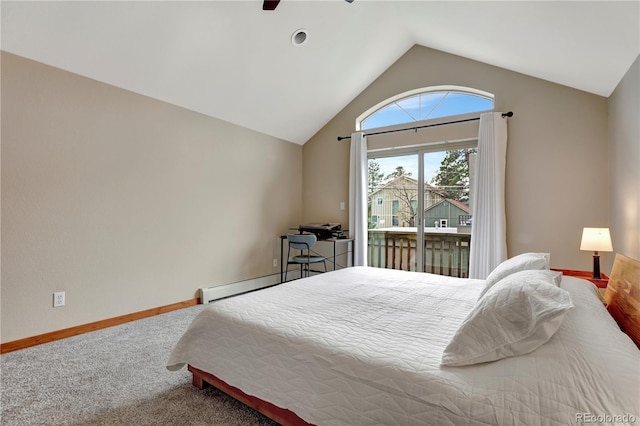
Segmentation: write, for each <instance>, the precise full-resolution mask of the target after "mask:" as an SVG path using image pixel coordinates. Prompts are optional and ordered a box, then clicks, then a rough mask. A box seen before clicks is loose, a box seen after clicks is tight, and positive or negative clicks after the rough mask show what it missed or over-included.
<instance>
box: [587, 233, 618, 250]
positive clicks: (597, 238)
mask: <svg viewBox="0 0 640 426" xmlns="http://www.w3.org/2000/svg"><path fill="white" fill-rule="evenodd" d="M580 250H588V251H613V246H612V245H611V234H609V228H584V229H583V230H582V242H581V243H580Z"/></svg>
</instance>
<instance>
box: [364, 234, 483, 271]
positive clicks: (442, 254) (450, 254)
mask: <svg viewBox="0 0 640 426" xmlns="http://www.w3.org/2000/svg"><path fill="white" fill-rule="evenodd" d="M417 240H418V235H417V234H416V232H409V231H404V230H375V229H370V230H369V244H368V250H369V252H368V259H369V266H375V267H379V268H389V269H402V270H405V271H415V270H417V265H418V259H417V258H416V256H417V250H416V248H417V243H418V241H417ZM470 245H471V235H470V234H457V233H446V232H425V233H424V262H423V264H424V268H423V272H430V273H433V274H439V275H448V276H452V277H462V278H466V277H468V276H469V247H470Z"/></svg>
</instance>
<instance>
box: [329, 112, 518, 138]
mask: <svg viewBox="0 0 640 426" xmlns="http://www.w3.org/2000/svg"><path fill="white" fill-rule="evenodd" d="M505 117H513V112H512V111H509V112H504V113H502V118H505ZM476 120H480V117H476V118H467V119H465V120H457V121H448V122H446V123H436V124H425V125H424V126H415V127H407V128H405V129H394V130H384V131H381V132H373V133H365V136H373V135H382V134H384V133H395V132H406V131H407V130H418V129H424V128H425V127H435V126H444V125H445V124H456V123H466V122H467V121H476ZM343 139H351V136H338V141H341V140H343Z"/></svg>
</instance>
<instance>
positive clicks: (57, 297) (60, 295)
mask: <svg viewBox="0 0 640 426" xmlns="http://www.w3.org/2000/svg"><path fill="white" fill-rule="evenodd" d="M61 306H64V291H58V292H55V293H53V307H54V308H59V307H61Z"/></svg>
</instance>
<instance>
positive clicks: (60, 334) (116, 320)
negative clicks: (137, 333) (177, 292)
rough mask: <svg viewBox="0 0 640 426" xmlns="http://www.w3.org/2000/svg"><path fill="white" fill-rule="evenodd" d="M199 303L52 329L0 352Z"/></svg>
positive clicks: (3, 347) (4, 345)
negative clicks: (56, 329)
mask: <svg viewBox="0 0 640 426" xmlns="http://www.w3.org/2000/svg"><path fill="white" fill-rule="evenodd" d="M198 303H200V299H190V300H185V301H184V302H178V303H172V304H171V305H165V306H160V307H158V308H152V309H147V310H145V311H139V312H134V313H132V314H127V315H121V316H119V317H115V318H109V319H105V320H101V321H96V322H91V323H89V324H84V325H78V326H75V327H70V328H65V329H63V330H58V331H52V332H50V333H45V334H40V335H38V336H33V337H27V338H24V339H20V340H14V341H12V342H7V343H2V344H0V354H5V353H7V352H13V351H17V350H19V349H25V348H29V347H31V346H36V345H41V344H43V343H48V342H53V341H55V340H60V339H64V338H67V337H71V336H77V335H78V334H83V333H88V332H90V331H96V330H100V329H103V328H107V327H113V326H114V325H120V324H124V323H127V322H131V321H136V320H139V319H143V318H148V317H152V316H155V315H160V314H164V313H167V312H171V311H175V310H178V309H183V308H188V307H189V306H194V305H197V304H198Z"/></svg>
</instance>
